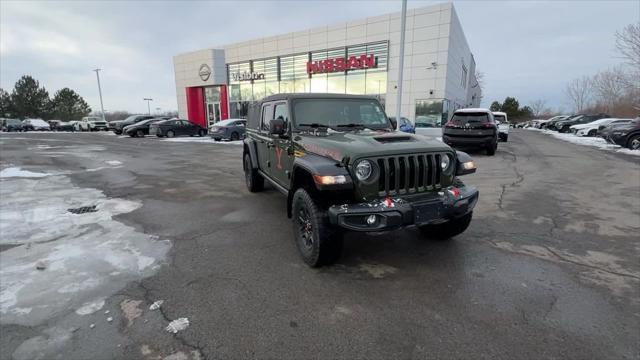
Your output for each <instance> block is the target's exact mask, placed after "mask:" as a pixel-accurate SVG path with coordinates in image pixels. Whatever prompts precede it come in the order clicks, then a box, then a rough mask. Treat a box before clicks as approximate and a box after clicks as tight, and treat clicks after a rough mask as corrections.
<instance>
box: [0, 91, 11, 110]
mask: <svg viewBox="0 0 640 360" xmlns="http://www.w3.org/2000/svg"><path fill="white" fill-rule="evenodd" d="M11 107H12V106H11V96H10V95H9V93H8V92H7V91H6V90H4V89H3V88H0V117H11V113H12V109H11Z"/></svg>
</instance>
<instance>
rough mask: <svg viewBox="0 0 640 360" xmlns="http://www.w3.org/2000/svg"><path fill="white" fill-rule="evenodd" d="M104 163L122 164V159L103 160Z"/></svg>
mask: <svg viewBox="0 0 640 360" xmlns="http://www.w3.org/2000/svg"><path fill="white" fill-rule="evenodd" d="M105 163H107V164H109V165H112V166H118V165H122V161H118V160H107V161H105Z"/></svg>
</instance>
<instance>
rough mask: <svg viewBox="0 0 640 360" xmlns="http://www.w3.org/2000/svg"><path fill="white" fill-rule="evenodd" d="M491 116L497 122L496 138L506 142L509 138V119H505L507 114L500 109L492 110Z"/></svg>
mask: <svg viewBox="0 0 640 360" xmlns="http://www.w3.org/2000/svg"><path fill="white" fill-rule="evenodd" d="M493 118H494V119H495V120H496V124H498V139H500V140H502V141H504V142H506V141H507V140H509V121H508V120H507V114H506V113H503V112H501V111H493Z"/></svg>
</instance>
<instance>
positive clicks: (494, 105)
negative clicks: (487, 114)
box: [489, 101, 502, 111]
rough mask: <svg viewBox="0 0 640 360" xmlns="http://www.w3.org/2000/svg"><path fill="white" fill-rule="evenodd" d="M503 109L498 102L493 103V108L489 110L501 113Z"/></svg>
mask: <svg viewBox="0 0 640 360" xmlns="http://www.w3.org/2000/svg"><path fill="white" fill-rule="evenodd" d="M501 109H502V104H500V103H499V102H497V101H494V102H492V103H491V107H490V108H489V110H491V111H500V110H501Z"/></svg>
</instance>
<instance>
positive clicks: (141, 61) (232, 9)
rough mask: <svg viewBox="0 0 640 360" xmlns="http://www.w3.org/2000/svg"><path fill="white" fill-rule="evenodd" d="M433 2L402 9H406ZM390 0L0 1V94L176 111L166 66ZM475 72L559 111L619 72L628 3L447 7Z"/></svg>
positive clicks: (374, 10) (630, 17)
mask: <svg viewBox="0 0 640 360" xmlns="http://www.w3.org/2000/svg"><path fill="white" fill-rule="evenodd" d="M439 2H442V1H417V0H409V3H408V4H409V5H408V6H409V8H416V7H421V6H426V5H429V4H433V3H439ZM400 6H401V4H400V1H336V2H330V1H317V2H314V1H302V0H301V1H266V0H265V1H255V2H250V1H231V2H221V1H215V2H214V1H211V2H206V1H175V2H174V1H163V2H152V1H138V2H135V1H131V2H124V1H70V2H63V1H47V2H36V1H7V0H2V1H0V20H1V21H0V86H1V87H2V88H3V89H5V90H8V91H11V89H12V88H13V85H14V83H15V81H16V80H17V79H18V78H20V76H22V75H23V74H30V75H32V76H34V77H35V78H36V79H37V80H39V81H40V83H41V85H44V86H45V87H46V88H47V90H49V93H50V94H51V95H52V94H53V93H54V92H55V91H56V90H58V89H60V88H63V87H70V88H72V89H75V90H76V91H78V92H79V93H80V94H81V95H82V96H83V97H84V98H85V99H86V100H87V101H88V102H89V104H90V105H91V107H92V108H93V109H94V110H98V109H99V108H100V104H99V100H98V91H97V85H96V78H95V73H94V72H92V71H91V70H92V69H94V68H96V67H100V68H102V69H103V71H102V73H101V80H102V90H103V95H104V106H105V110H107V111H111V110H128V111H131V112H146V103H145V102H143V100H142V98H144V97H151V98H153V99H154V102H153V103H152V107H153V108H156V107H160V108H161V109H162V110H163V111H164V110H173V109H176V108H177V106H176V96H175V86H174V79H173V64H172V57H173V55H175V54H178V53H181V52H186V51H191V50H198V49H203V48H207V47H214V46H216V45H224V44H228V43H233V42H237V41H243V40H251V39H255V38H260V37H265V36H271V35H276V34H281V33H287V32H291V31H297V30H304V29H307V28H311V27H315V26H323V25H328V24H332V23H337V22H341V21H349V20H355V19H360V18H363V17H367V16H375V15H381V14H385V13H389V12H396V11H400ZM454 6H455V8H456V10H457V12H458V16H459V17H460V21H461V23H462V27H463V29H464V32H465V35H466V37H467V40H468V42H469V45H470V47H471V51H472V52H473V53H474V56H475V59H476V63H477V66H478V68H479V70H480V71H482V72H484V73H485V92H484V99H483V105H484V106H488V105H489V104H490V103H491V101H493V100H496V99H497V100H500V101H502V99H504V97H505V96H515V97H516V98H517V99H518V100H520V103H521V104H526V103H528V102H531V101H534V100H536V99H544V100H546V101H547V103H548V105H550V106H553V107H564V108H565V109H566V110H569V109H570V106H569V104H568V102H567V101H566V98H565V96H564V91H563V89H564V86H565V84H566V83H567V81H569V80H570V79H572V78H575V77H579V76H582V75H591V74H593V73H595V72H596V71H598V70H603V69H606V68H608V67H611V66H615V65H616V64H619V63H620V59H618V58H617V54H616V52H615V48H614V34H615V31H616V30H619V29H621V28H622V27H624V26H625V25H627V24H630V23H633V22H638V21H640V1H637V0H630V1H567V2H560V1H551V2H545V1H531V2H527V1H456V2H454Z"/></svg>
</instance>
